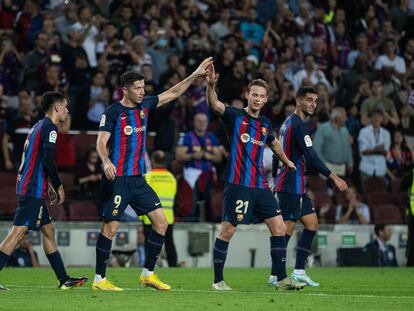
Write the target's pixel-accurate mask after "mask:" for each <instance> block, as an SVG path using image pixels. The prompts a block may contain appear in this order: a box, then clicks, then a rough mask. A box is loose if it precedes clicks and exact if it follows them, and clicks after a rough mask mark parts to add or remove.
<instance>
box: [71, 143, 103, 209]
mask: <svg viewBox="0 0 414 311" xmlns="http://www.w3.org/2000/svg"><path fill="white" fill-rule="evenodd" d="M101 180H102V167H101V164H100V162H99V157H98V153H97V152H96V150H95V147H93V148H90V149H89V150H87V151H86V153H85V156H84V158H83V160H82V161H81V163H79V165H78V166H77V167H76V170H75V184H76V185H78V186H79V192H78V197H79V198H80V199H82V200H91V201H94V202H95V203H96V202H98V201H99V198H100V193H101Z"/></svg>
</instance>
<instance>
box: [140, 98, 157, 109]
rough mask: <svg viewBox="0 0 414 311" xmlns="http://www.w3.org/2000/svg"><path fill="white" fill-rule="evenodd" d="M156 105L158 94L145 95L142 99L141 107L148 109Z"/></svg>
mask: <svg viewBox="0 0 414 311" xmlns="http://www.w3.org/2000/svg"><path fill="white" fill-rule="evenodd" d="M157 105H158V96H145V97H144V99H143V101H142V107H145V108H147V109H148V110H153V109H155V108H156V107H157Z"/></svg>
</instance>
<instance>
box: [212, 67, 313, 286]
mask: <svg viewBox="0 0 414 311" xmlns="http://www.w3.org/2000/svg"><path fill="white" fill-rule="evenodd" d="M206 78H207V82H208V87H207V97H208V103H209V105H210V107H211V108H212V110H213V111H214V112H215V113H217V114H218V115H220V116H221V117H222V118H223V119H224V121H225V123H226V125H227V129H228V134H229V141H230V143H231V151H230V156H229V160H228V163H227V173H226V185H225V188H224V208H223V221H222V223H221V230H220V235H219V237H218V238H217V239H216V241H215V243H214V251H213V256H214V283H213V285H212V288H213V290H231V288H230V287H229V286H227V285H226V283H225V282H224V278H223V270H224V263H225V261H226V256H227V249H228V246H229V242H230V239H231V238H232V236H233V235H234V233H235V231H236V227H237V225H238V224H249V223H259V222H262V221H264V222H265V223H266V225H267V227H268V228H269V230H270V233H271V237H270V249H271V257H272V263H273V264H274V265H275V267H277V276H278V278H279V280H280V281H279V282H278V287H279V288H280V289H300V288H302V287H303V286H305V285H306V284H304V283H300V282H296V281H294V280H291V279H290V278H288V277H287V275H286V246H285V238H284V235H285V226H284V224H283V219H282V217H281V215H280V210H279V208H278V205H277V201H276V199H275V198H274V196H273V195H272V192H271V191H270V189H269V187H268V185H267V181H266V178H265V177H264V174H263V163H262V159H263V150H264V145H265V144H268V145H269V147H270V148H271V150H272V151H273V153H274V154H276V155H277V156H278V157H279V158H280V159H281V160H282V161H283V163H285V164H286V166H287V167H289V169H292V170H295V165H294V164H293V163H292V162H291V161H289V159H288V158H287V157H286V155H285V153H284V152H283V149H282V146H281V145H280V143H279V141H278V140H277V139H276V138H275V136H274V135H273V133H272V127H271V123H270V121H269V120H268V119H267V118H265V117H263V116H260V115H259V114H260V110H261V109H262V107H263V106H264V104H265V103H266V101H267V83H266V82H265V81H263V80H260V79H257V80H253V81H252V82H250V83H249V85H248V90H247V93H246V98H247V102H248V105H247V108H244V109H237V108H234V107H229V106H225V105H224V104H223V103H222V102H221V101H219V100H218V99H217V94H216V91H215V84H216V82H217V78H218V76H217V75H216V73H215V70H214V66H213V64H212V65H211V66H210V67H209V69H208V73H207V76H206Z"/></svg>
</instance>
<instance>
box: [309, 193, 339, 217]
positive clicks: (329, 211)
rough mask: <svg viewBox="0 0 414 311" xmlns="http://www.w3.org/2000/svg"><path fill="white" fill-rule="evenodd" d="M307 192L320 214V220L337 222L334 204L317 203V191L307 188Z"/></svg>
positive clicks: (317, 212)
mask: <svg viewBox="0 0 414 311" xmlns="http://www.w3.org/2000/svg"><path fill="white" fill-rule="evenodd" d="M306 194H307V195H308V198H309V200H311V202H312V206H314V207H315V209H316V214H317V215H318V221H319V223H321V224H326V223H328V224H332V223H335V213H336V210H335V209H334V207H333V205H332V204H327V203H325V204H315V193H314V192H313V191H312V190H311V189H307V191H306Z"/></svg>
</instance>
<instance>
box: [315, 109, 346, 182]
mask: <svg viewBox="0 0 414 311" xmlns="http://www.w3.org/2000/svg"><path fill="white" fill-rule="evenodd" d="M345 121H346V111H345V109H344V108H342V107H334V108H333V109H332V112H331V115H330V121H327V122H324V123H322V124H321V125H320V126H319V128H318V129H317V131H316V133H315V137H314V146H313V147H314V149H315V152H316V153H317V154H318V156H319V158H320V159H321V160H322V161H323V162H324V163H325V165H326V166H327V167H328V168H329V169H330V170H331V171H332V172H334V173H335V174H337V175H338V176H345V175H346V174H351V173H352V168H353V158H352V145H351V141H352V137H351V136H350V135H349V132H348V130H347V128H346V126H345Z"/></svg>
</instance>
